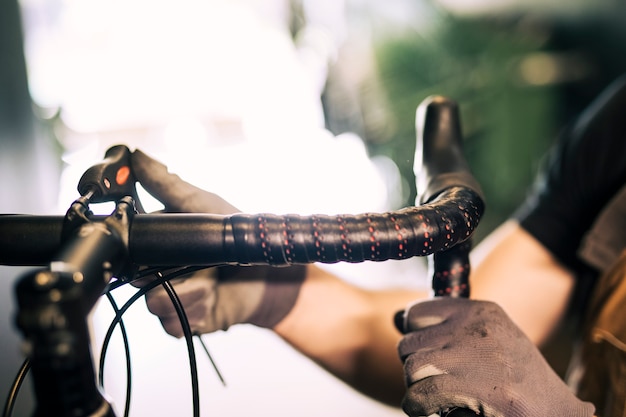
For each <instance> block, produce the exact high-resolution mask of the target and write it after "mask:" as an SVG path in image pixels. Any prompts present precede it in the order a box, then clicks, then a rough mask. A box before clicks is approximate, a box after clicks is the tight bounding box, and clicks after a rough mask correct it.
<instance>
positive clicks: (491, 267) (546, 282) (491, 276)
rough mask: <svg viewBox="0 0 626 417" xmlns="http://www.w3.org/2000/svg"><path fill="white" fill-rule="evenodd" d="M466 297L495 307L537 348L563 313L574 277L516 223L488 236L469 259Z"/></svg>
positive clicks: (511, 221)
mask: <svg viewBox="0 0 626 417" xmlns="http://www.w3.org/2000/svg"><path fill="white" fill-rule="evenodd" d="M471 261H472V273H471V276H470V288H471V298H473V299H478V300H489V301H493V302H496V303H497V304H499V305H500V306H501V307H502V308H503V309H504V310H505V311H506V312H507V314H508V315H509V316H510V317H511V319H512V320H513V321H514V322H515V323H516V324H517V325H518V326H519V327H520V328H521V329H522V330H523V331H524V333H525V334H526V335H527V336H528V337H529V338H530V340H532V342H533V343H535V344H536V345H541V344H542V343H543V342H545V341H546V339H547V338H548V337H549V336H550V333H551V332H552V331H553V330H554V329H555V327H556V326H557V325H558V324H559V321H560V320H561V318H562V317H563V315H564V314H565V311H566V309H567V306H568V303H569V300H570V298H571V295H572V293H573V290H574V285H575V280H574V275H573V274H572V273H571V272H570V271H569V270H568V269H567V268H565V267H564V266H563V265H562V264H561V263H559V262H558V261H557V260H556V258H555V257H554V256H553V255H552V254H551V253H550V251H548V250H547V249H546V247H545V246H543V245H542V244H541V243H540V242H539V241H538V240H537V239H535V238H534V237H533V236H532V235H531V234H530V233H528V232H527V231H526V230H525V229H524V228H522V227H521V226H520V225H519V224H518V223H517V222H516V221H514V220H510V221H508V222H506V223H504V224H503V225H502V226H500V227H499V228H498V229H497V230H496V231H494V232H493V233H492V234H491V235H490V236H489V237H487V238H486V239H485V240H484V241H483V242H481V244H480V245H478V246H477V247H476V249H475V250H474V251H473V252H472V255H471Z"/></svg>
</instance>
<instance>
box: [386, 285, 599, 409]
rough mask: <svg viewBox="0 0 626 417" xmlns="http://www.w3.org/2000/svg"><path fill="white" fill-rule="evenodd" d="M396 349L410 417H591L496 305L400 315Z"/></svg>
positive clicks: (417, 309)
mask: <svg viewBox="0 0 626 417" xmlns="http://www.w3.org/2000/svg"><path fill="white" fill-rule="evenodd" d="M404 329H405V331H406V335H405V336H404V337H403V339H402V340H401V342H400V344H399V346H398V353H399V355H400V358H401V359H402V361H403V363H404V371H405V376H406V383H407V387H408V389H407V393H406V395H405V398H404V400H403V403H402V407H403V409H404V411H405V412H406V413H407V414H408V415H409V416H411V417H416V416H429V415H432V414H434V413H438V412H439V411H441V410H447V409H452V408H455V407H459V408H465V409H470V410H473V411H475V412H477V413H481V414H482V415H483V416H485V417H552V416H568V417H592V416H593V414H594V407H593V405H592V404H590V403H586V402H583V401H581V400H579V399H578V398H576V397H575V396H574V394H573V393H572V392H571V391H570V390H569V388H568V387H567V386H566V385H565V383H564V382H563V381H562V380H561V379H560V378H559V376H558V375H557V374H556V373H555V372H554V371H553V370H552V368H550V366H549V365H548V363H547V362H546V361H545V359H544V358H543V356H542V355H541V353H540V352H539V350H538V349H537V348H536V346H535V345H533V343H532V342H531V341H530V340H529V339H528V338H527V337H526V336H525V335H524V333H523V332H522V331H521V330H520V329H519V328H518V327H517V326H516V325H515V324H514V323H513V322H512V321H511V319H510V318H509V317H508V316H507V315H506V313H505V312H504V311H503V310H502V309H501V308H500V307H499V306H498V305H496V304H494V303H491V302H485V301H475V300H469V299H462V298H448V297H446V298H440V299H435V300H430V301H425V302H418V303H416V304H414V305H412V306H411V307H409V308H408V309H407V310H406V311H405V312H404Z"/></svg>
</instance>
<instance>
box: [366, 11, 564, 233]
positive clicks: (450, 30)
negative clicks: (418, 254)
mask: <svg viewBox="0 0 626 417" xmlns="http://www.w3.org/2000/svg"><path fill="white" fill-rule="evenodd" d="M521 27H522V25H515V24H511V23H506V22H494V21H491V22H489V21H482V20H463V19H456V18H452V17H450V16H447V17H444V18H443V19H442V20H441V21H440V22H439V23H438V24H436V25H435V26H434V27H433V28H432V29H431V30H428V31H425V32H424V33H418V32H411V33H405V34H403V35H402V36H397V35H396V36H394V37H388V38H386V39H385V40H384V41H382V42H381V43H379V44H378V45H377V47H376V51H377V52H376V56H377V65H378V67H379V72H380V76H381V79H382V85H383V88H384V90H385V92H386V94H387V96H388V101H389V103H390V107H391V109H390V113H391V114H392V115H393V117H394V118H395V120H394V121H393V122H392V124H393V126H394V127H395V131H394V133H393V135H392V138H391V140H390V141H388V142H386V143H370V144H369V145H370V151H371V153H372V154H384V155H387V156H389V157H390V158H392V159H393V160H394V161H395V162H396V164H397V165H398V167H399V168H400V171H401V173H402V176H403V178H404V179H405V180H406V183H407V184H408V185H409V188H410V189H409V192H408V193H406V194H407V195H406V199H407V200H406V202H405V203H406V204H413V203H414V201H415V195H416V192H415V180H414V175H413V170H412V164H413V153H414V150H415V109H416V107H417V105H418V104H419V103H420V102H421V101H422V100H423V99H424V98H426V97H427V96H429V95H432V94H437V95H444V96H447V97H449V98H451V99H454V100H456V101H457V102H458V103H459V106H460V111H461V123H462V128H463V132H464V137H465V143H464V144H465V152H466V156H467V158H468V161H469V163H470V166H471V167H472V170H473V172H474V175H475V176H476V178H477V180H478V181H479V182H480V184H481V186H482V187H483V191H484V193H485V196H486V200H487V201H486V203H487V212H486V216H485V218H484V220H483V222H482V224H481V227H480V229H479V231H478V232H477V236H478V238H480V236H482V235H484V234H486V233H487V232H489V231H490V230H491V229H492V228H493V227H494V226H496V225H497V224H499V223H500V222H502V221H503V220H504V219H505V218H506V217H507V216H509V215H510V214H511V212H512V211H513V210H514V209H515V207H516V206H517V205H518V204H519V202H520V201H521V200H522V199H523V197H524V195H525V192H526V190H527V188H528V185H529V183H530V182H531V181H532V178H533V176H534V173H535V171H536V167H537V163H538V160H539V158H540V156H541V155H542V154H543V153H544V151H545V149H546V148H547V146H548V145H549V143H550V142H551V141H552V138H553V137H554V133H555V126H554V124H555V117H554V107H555V103H556V89H555V88H554V87H545V86H531V85H528V84H527V83H524V82H522V79H521V78H520V76H519V62H521V61H520V60H521V59H523V58H524V57H525V56H528V54H531V53H533V52H537V51H539V50H540V49H541V46H542V40H541V39H540V38H538V37H536V36H533V35H532V33H531V34H527V32H525V31H524V30H522V28H521Z"/></svg>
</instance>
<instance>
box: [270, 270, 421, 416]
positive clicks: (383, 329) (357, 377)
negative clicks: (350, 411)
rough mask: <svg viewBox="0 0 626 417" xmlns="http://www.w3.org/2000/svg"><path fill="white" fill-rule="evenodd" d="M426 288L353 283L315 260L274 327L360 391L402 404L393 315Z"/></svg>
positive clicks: (401, 379) (402, 393)
mask: <svg viewBox="0 0 626 417" xmlns="http://www.w3.org/2000/svg"><path fill="white" fill-rule="evenodd" d="M427 296H428V293H427V292H426V291H424V292H419V291H409V290H401V289H398V290H383V291H380V290H376V291H370V290H365V289H361V288H359V287H355V286H353V285H351V284H348V283H346V282H345V281H343V280H341V279H339V278H337V277H336V276H333V275H332V274H330V273H328V272H327V271H326V270H324V269H322V268H319V267H317V266H314V265H311V266H309V267H308V269H307V276H306V279H305V281H304V283H303V285H302V289H301V291H300V294H299V296H298V299H297V301H296V304H295V305H294V307H293V309H292V310H291V312H290V313H289V314H288V315H287V316H286V317H285V318H284V319H283V320H282V321H281V322H279V323H278V325H277V326H275V328H274V330H275V331H276V333H277V334H279V335H280V336H281V337H282V338H284V339H285V340H286V341H287V342H288V343H290V344H291V345H292V346H294V347H295V348H296V349H297V350H299V351H300V352H302V353H303V354H304V355H306V356H308V357H310V358H311V359H313V360H314V361H315V362H317V363H318V364H319V365H320V366H322V367H323V368H325V369H326V370H328V371H329V372H331V373H332V374H333V375H335V376H337V377H338V378H340V379H342V380H343V381H345V382H346V383H348V384H349V385H350V386H352V387H354V388H355V389H357V390H359V391H361V392H362V393H364V394H366V395H368V396H370V397H372V398H374V399H377V400H379V401H381V402H384V403H387V404H389V405H392V406H398V405H399V404H400V402H401V400H402V397H403V395H404V393H405V390H406V387H405V385H404V377H403V374H402V363H401V362H400V360H399V359H398V355H397V353H396V346H397V344H398V342H399V341H400V337H401V334H400V332H399V331H398V330H397V329H396V328H395V326H394V322H393V317H394V314H395V313H396V312H397V311H400V310H404V309H405V308H406V306H407V305H408V304H409V303H410V302H412V301H415V300H417V299H425V298H426V297H427Z"/></svg>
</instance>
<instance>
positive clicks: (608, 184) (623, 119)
mask: <svg viewBox="0 0 626 417" xmlns="http://www.w3.org/2000/svg"><path fill="white" fill-rule="evenodd" d="M625 184H626V76H622V77H621V78H619V79H618V80H616V81H615V82H614V83H612V84H611V85H610V86H609V87H608V88H607V89H606V90H605V91H604V92H603V93H602V94H601V95H600V96H599V97H598V98H597V99H596V100H595V101H594V102H592V103H591V105H590V106H589V107H588V108H587V109H586V110H585V111H584V112H583V113H582V114H581V115H580V116H579V117H578V118H577V119H576V120H575V121H574V123H572V124H571V125H570V126H568V127H567V128H565V129H564V131H563V132H562V134H561V135H560V137H559V138H558V140H557V142H556V143H555V145H554V147H553V148H552V150H551V151H550V152H549V153H548V154H547V155H546V157H545V159H544V161H543V167H542V169H541V170H540V172H539V173H538V176H537V178H536V181H535V184H534V186H533V188H532V190H531V193H530V194H529V195H528V198H527V199H526V201H525V202H524V203H523V205H522V206H521V207H520V209H519V210H518V211H517V212H516V214H515V217H516V218H517V219H518V220H519V221H520V224H521V225H522V227H523V228H524V229H525V230H527V231H528V232H529V233H530V234H532V235H533V236H534V237H535V238H536V239H538V240H539V241H540V242H541V243H542V244H543V245H544V246H545V247H546V248H547V249H548V250H549V251H550V252H552V254H553V255H554V256H555V257H556V258H557V259H558V260H559V261H560V262H561V263H562V264H563V265H564V266H566V267H567V268H569V269H571V270H573V271H575V272H580V271H585V270H586V271H588V270H589V268H590V267H593V268H594V269H596V270H597V265H594V263H593V262H589V260H588V259H582V257H581V256H580V255H581V247H582V244H583V242H585V241H586V238H587V236H588V234H589V233H590V231H591V230H592V229H593V227H594V224H595V222H596V220H597V219H598V217H599V215H600V214H601V213H602V212H603V210H604V209H605V207H606V206H607V204H608V203H609V202H610V201H611V200H612V199H613V198H614V196H615V195H617V194H618V192H619V191H620V189H622V187H623V186H624V185H625ZM596 233H599V234H606V233H609V234H614V235H617V237H612V238H610V239H606V240H607V242H624V238H622V236H626V230H622V229H621V228H619V227H613V228H608V229H607V227H606V225H605V226H604V228H603V229H602V230H600V231H599V232H598V231H596ZM601 240H602V239H601ZM621 249H623V248H616V250H615V252H616V253H618V254H619V252H621ZM596 272H598V271H596Z"/></svg>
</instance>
